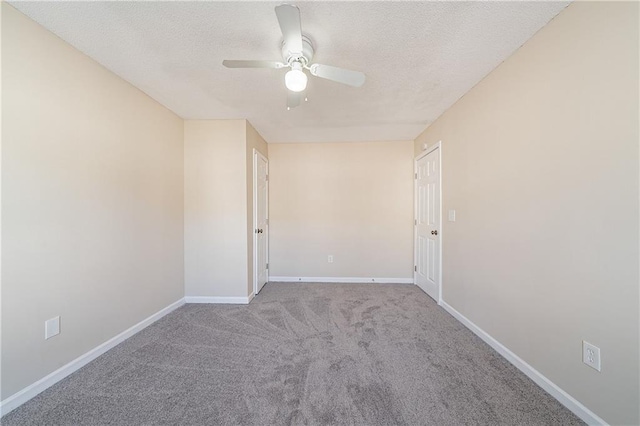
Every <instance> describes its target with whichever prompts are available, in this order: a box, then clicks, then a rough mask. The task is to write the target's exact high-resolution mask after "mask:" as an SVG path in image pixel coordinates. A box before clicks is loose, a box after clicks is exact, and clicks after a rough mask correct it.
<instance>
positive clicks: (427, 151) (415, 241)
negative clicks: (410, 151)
mask: <svg viewBox="0 0 640 426" xmlns="http://www.w3.org/2000/svg"><path fill="white" fill-rule="evenodd" d="M436 149H438V150H439V151H438V153H439V155H438V195H439V198H440V215H439V223H438V229H439V230H440V243H439V244H438V263H439V264H438V283H439V285H438V305H442V302H443V300H442V242H443V241H444V240H443V238H444V232H443V231H442V141H438V142H436V143H434V144H433V145H431V146H429V147H427V148H426V149H425V150H424V151H423V152H421V153H420V154H419V155H418V156H416V158H415V159H414V160H413V176H414V178H413V266H414V267H413V284H414V285H417V282H418V277H417V272H416V270H415V269H416V265H417V264H418V224H417V220H418V161H419V160H421V159H422V158H424V157H426V156H427V155H429V154H431V153H432V152H433V151H435V150H436Z"/></svg>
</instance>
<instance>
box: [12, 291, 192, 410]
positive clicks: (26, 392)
mask: <svg viewBox="0 0 640 426" xmlns="http://www.w3.org/2000/svg"><path fill="white" fill-rule="evenodd" d="M182 305H184V299H180V300H178V301H175V302H173V303H172V304H171V305H169V306H167V307H166V308H163V309H161V310H159V311H158V312H156V313H155V314H153V315H151V316H150V317H148V318H146V319H144V320H142V321H140V322H139V323H137V324H136V325H134V326H133V327H130V328H128V329H126V330H125V331H123V332H122V333H120V334H118V335H117V336H115V337H112V338H111V339H109V340H107V341H106V342H104V343H102V344H101V345H98V346H96V347H95V348H93V349H91V350H90V351H89V352H86V353H85V354H84V355H80V356H79V357H78V358H76V359H74V360H73V361H71V362H70V363H68V364H65V365H63V366H62V367H60V368H58V369H57V370H56V371H54V372H53V373H51V374H48V375H47V376H45V377H43V378H42V379H40V380H38V381H37V382H35V383H32V384H30V385H29V386H27V387H26V388H24V389H22V390H20V391H18V392H16V393H14V394H13V395H11V396H10V397H8V398H7V399H5V400H4V401H2V402H0V417H1V416H4V415H5V414H7V413H8V412H10V411H12V410H14V409H16V408H18V407H19V406H21V405H22V404H24V403H25V402H27V401H29V400H30V399H31V398H33V397H34V396H36V395H38V394H39V393H40V392H42V391H44V390H46V389H47V388H49V387H51V386H53V385H54V384H56V383H58V382H59V381H60V380H62V379H64V378H65V377H67V376H69V375H70V374H71V373H74V372H76V371H77V370H79V369H80V368H82V367H84V366H85V365H87V364H88V363H90V362H91V361H93V360H94V359H96V358H98V357H99V356H100V355H102V354H104V353H105V352H107V351H108V350H109V349H111V348H113V347H115V346H116V345H118V344H120V343H122V342H124V341H125V340H126V339H128V338H129V337H131V336H133V335H134V334H136V333H137V332H139V331H141V330H143V329H144V328H146V327H148V326H149V325H151V324H153V323H154V322H156V321H158V320H159V319H160V318H162V317H163V316H165V315H167V314H168V313H170V312H172V311H174V310H176V309H178V308H179V307H180V306H182Z"/></svg>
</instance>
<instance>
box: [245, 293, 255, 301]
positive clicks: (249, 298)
mask: <svg viewBox="0 0 640 426" xmlns="http://www.w3.org/2000/svg"><path fill="white" fill-rule="evenodd" d="M254 297H256V294H255V293H254V292H251V294H250V295H249V297H247V303H251V301H252V300H253V298H254Z"/></svg>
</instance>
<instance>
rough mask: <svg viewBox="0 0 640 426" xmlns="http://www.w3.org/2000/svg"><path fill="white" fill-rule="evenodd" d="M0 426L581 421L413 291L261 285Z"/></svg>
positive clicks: (140, 338)
mask: <svg viewBox="0 0 640 426" xmlns="http://www.w3.org/2000/svg"><path fill="white" fill-rule="evenodd" d="M2 424H3V425H5V426H12V425H36V424H37V425H105V424H110V425H139V424H145V425H153V424H185V425H245V424H246V425H272V424H274V425H289V424H294V425H302V424H311V425H315V424H325V425H334V424H336V425H342V424H349V425H422V424H431V425H466V424H474V425H497V424H505V425H576V424H582V422H581V421H580V420H579V419H578V418H577V417H576V416H574V415H573V414H572V413H571V412H570V411H568V410H567V409H566V408H564V407H563V406H561V405H560V404H559V403H558V402H557V401H556V400H555V399H553V398H552V397H551V396H549V395H548V394H546V393H545V392H544V391H543V390H542V389H540V388H539V387H538V386H537V385H535V384H534V383H533V382H532V381H531V380H529V379H528V378H527V377H526V376H524V375H523V374H522V373H521V372H519V371H518V370H517V369H516V368H515V367H513V366H512V365H511V364H509V363H508V362H507V361H505V360H504V359H503V358H502V357H501V356H500V355H498V354H497V353H496V352H495V351H493V349H491V348H490V347H489V346H487V345H486V344H485V343H484V342H482V341H481V340H480V339H479V338H477V337H476V336H475V335H473V334H472V333H471V332H470V331H468V330H467V329H466V328H465V327H464V326H463V325H462V324H460V323H459V322H458V321H456V320H455V319H454V318H453V317H451V316H450V315H449V314H447V313H446V312H445V311H444V310H442V309H441V308H440V307H438V306H437V304H436V303H435V302H434V301H433V300H431V299H430V298H429V297H428V296H426V295H425V294H424V293H422V291H420V289H418V288H417V287H415V286H412V285H402V284H401V285H381V284H279V283H270V284H268V285H267V286H265V287H264V289H263V291H262V292H261V293H260V295H259V296H258V297H256V298H255V299H254V300H253V301H252V302H251V304H250V305H248V306H231V305H195V304H190V305H186V306H184V307H182V308H180V309H178V310H176V311H174V312H173V313H171V314H169V315H167V316H166V317H164V318H163V319H161V320H160V321H158V322H156V323H155V324H153V325H152V326H150V327H148V328H147V329H145V330H143V331H142V332H140V333H138V334H137V335H135V336H133V337H132V338H130V339H129V340H127V341H125V342H124V343H122V344H120V345H119V346H117V347H116V348H114V349H112V350H111V351H109V352H107V353H106V354H104V355H103V356H101V357H100V358H98V359H96V360H95V361H94V362H92V363H90V364H89V365H87V366H86V367H84V368H82V369H81V370H79V371H78V372H76V373H75V374H73V375H71V376H70V377H68V378H66V379H65V380H63V381H61V382H60V383H58V384H56V385H55V386H53V387H51V388H50V389H48V390H47V391H45V392H43V393H42V394H40V395H39V396H37V397H36V398H34V399H32V400H31V401H29V402H28V403H26V404H24V405H23V406H21V407H19V408H17V409H16V410H14V411H13V412H11V413H9V414H8V415H6V416H5V417H4V418H3V419H2Z"/></svg>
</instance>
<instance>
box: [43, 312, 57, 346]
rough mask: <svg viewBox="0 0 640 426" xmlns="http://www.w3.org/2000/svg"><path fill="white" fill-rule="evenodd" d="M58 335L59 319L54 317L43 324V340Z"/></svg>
mask: <svg viewBox="0 0 640 426" xmlns="http://www.w3.org/2000/svg"><path fill="white" fill-rule="evenodd" d="M58 334H60V317H59V316H57V317H54V318H51V319H49V320H46V321H45V322H44V338H45V340H46V339H49V338H51V337H53V336H55V335H58Z"/></svg>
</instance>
